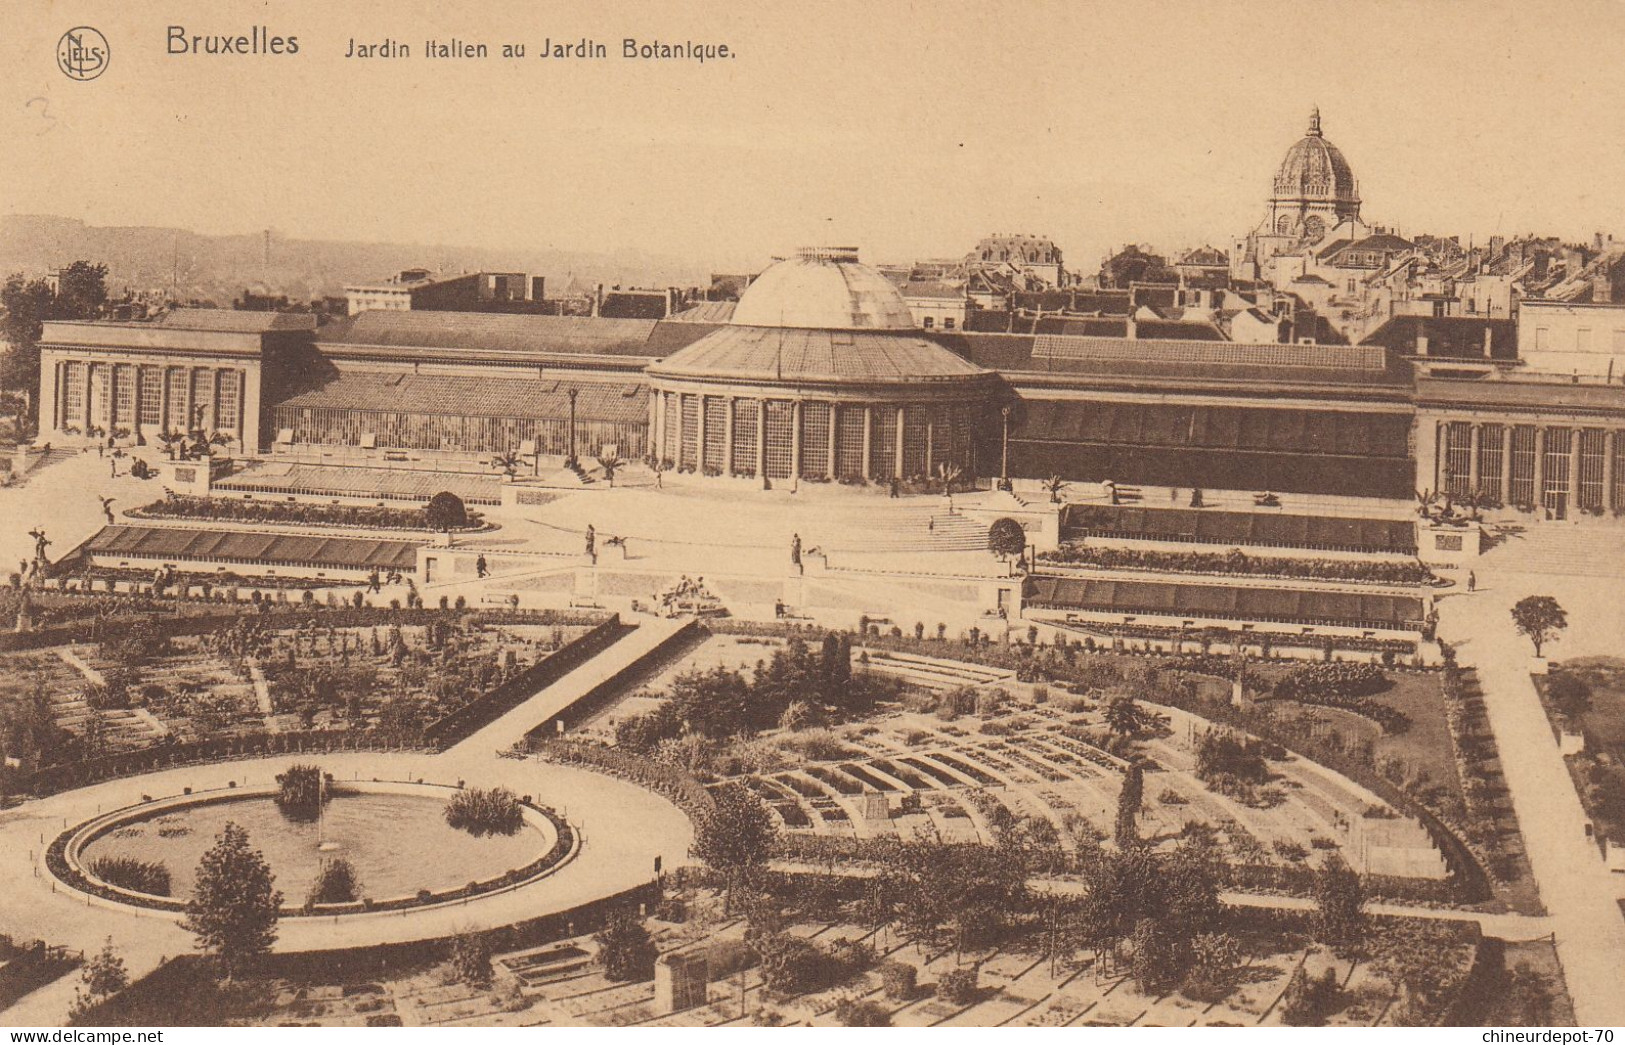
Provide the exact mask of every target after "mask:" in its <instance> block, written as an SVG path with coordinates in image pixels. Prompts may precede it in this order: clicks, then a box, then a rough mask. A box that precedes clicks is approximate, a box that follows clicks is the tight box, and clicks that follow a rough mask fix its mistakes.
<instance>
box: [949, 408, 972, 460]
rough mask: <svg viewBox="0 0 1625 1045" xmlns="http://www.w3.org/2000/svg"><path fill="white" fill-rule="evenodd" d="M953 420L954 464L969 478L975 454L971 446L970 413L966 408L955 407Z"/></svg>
mask: <svg viewBox="0 0 1625 1045" xmlns="http://www.w3.org/2000/svg"><path fill="white" fill-rule="evenodd" d="M953 418H954V454H955V457H954V463H955V464H957V465H959V467H961V468H963V469H964V470H965V474H966V476H970V475H972V474H974V472H975V470H976V453H975V450H974V448H973V447H972V446H971V412H970V410H969V408H967V407H962V406H956V407H954V408H953Z"/></svg>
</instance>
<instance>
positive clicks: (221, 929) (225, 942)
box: [182, 821, 282, 980]
mask: <svg viewBox="0 0 1625 1045" xmlns="http://www.w3.org/2000/svg"><path fill="white" fill-rule="evenodd" d="M275 884H276V876H275V875H273V874H272V873H271V868H270V867H269V866H268V865H267V864H266V863H265V857H264V856H263V855H262V854H261V853H260V851H259V850H258V849H253V848H250V846H249V844H248V832H247V831H244V830H243V829H242V828H241V827H238V826H237V825H236V824H234V823H231V822H229V821H228V822H227V823H226V826H225V829H224V830H222V831H221V832H220V834H219V835H218V836H217V837H216V839H215V843H214V846H213V847H212V848H210V849H209V851H208V852H206V853H204V854H203V859H202V860H201V861H200V862H199V864H198V871H197V882H196V885H195V886H194V887H193V892H192V902H191V903H190V904H188V905H187V908H186V921H185V922H184V923H182V924H183V925H184V927H185V928H186V929H187V930H188V931H189V932H192V933H194V934H195V935H196V936H197V945H198V947H199V949H201V950H204V951H208V952H209V953H211V954H212V955H214V957H215V958H216V960H218V961H219V962H220V964H221V965H222V966H223V967H224V969H225V972H226V978H227V979H228V980H229V979H230V978H231V977H232V976H233V975H234V974H236V972H237V971H238V970H240V969H242V968H243V967H245V966H246V965H247V964H248V963H249V962H251V961H252V960H254V959H255V958H258V957H260V956H261V955H264V954H265V953H267V952H268V951H270V949H271V944H273V943H275V942H276V935H277V934H276V920H277V910H278V908H280V907H281V906H282V894H281V893H280V892H277V890H276V888H275Z"/></svg>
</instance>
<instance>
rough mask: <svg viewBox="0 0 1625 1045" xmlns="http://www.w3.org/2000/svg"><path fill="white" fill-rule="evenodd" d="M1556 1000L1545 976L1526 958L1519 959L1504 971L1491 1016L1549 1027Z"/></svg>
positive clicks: (1520, 1024)
mask: <svg viewBox="0 0 1625 1045" xmlns="http://www.w3.org/2000/svg"><path fill="white" fill-rule="evenodd" d="M1556 1000H1557V996H1556V994H1555V993H1554V992H1553V991H1552V985H1551V984H1550V983H1549V982H1548V981H1547V979H1546V977H1545V976H1544V975H1542V974H1541V972H1540V971H1539V970H1538V969H1536V968H1535V967H1534V966H1532V965H1530V964H1529V963H1528V962H1519V963H1518V964H1517V965H1516V966H1514V967H1513V969H1512V970H1511V971H1510V972H1509V973H1508V974H1507V979H1506V985H1505V990H1504V991H1502V994H1501V1000H1500V1002H1499V1004H1498V1005H1497V1006H1496V1012H1495V1015H1494V1017H1493V1020H1494V1022H1495V1023H1498V1024H1502V1025H1505V1026H1512V1027H1549V1026H1551V1025H1552V1008H1553V1005H1554V1003H1555V1002H1556Z"/></svg>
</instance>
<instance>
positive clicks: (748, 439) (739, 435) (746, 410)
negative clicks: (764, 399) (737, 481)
mask: <svg viewBox="0 0 1625 1045" xmlns="http://www.w3.org/2000/svg"><path fill="white" fill-rule="evenodd" d="M760 409H761V403H760V401H759V400H755V399H736V400H735V401H734V441H733V472H734V474H735V475H755V474H756V424H757V412H758V411H759V410H760Z"/></svg>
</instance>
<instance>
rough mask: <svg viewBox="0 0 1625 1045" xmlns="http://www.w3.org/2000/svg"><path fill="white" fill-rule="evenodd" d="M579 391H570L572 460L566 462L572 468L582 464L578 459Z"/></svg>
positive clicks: (573, 389)
mask: <svg viewBox="0 0 1625 1045" xmlns="http://www.w3.org/2000/svg"><path fill="white" fill-rule="evenodd" d="M578 391H580V390H579V389H575V388H572V389H570V393H569V394H570V460H569V461H568V462H566V464H567V465H568V467H571V468H574V467H576V466H577V465H578V464H580V462H579V461H577V460H576V394H577V392H578Z"/></svg>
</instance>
